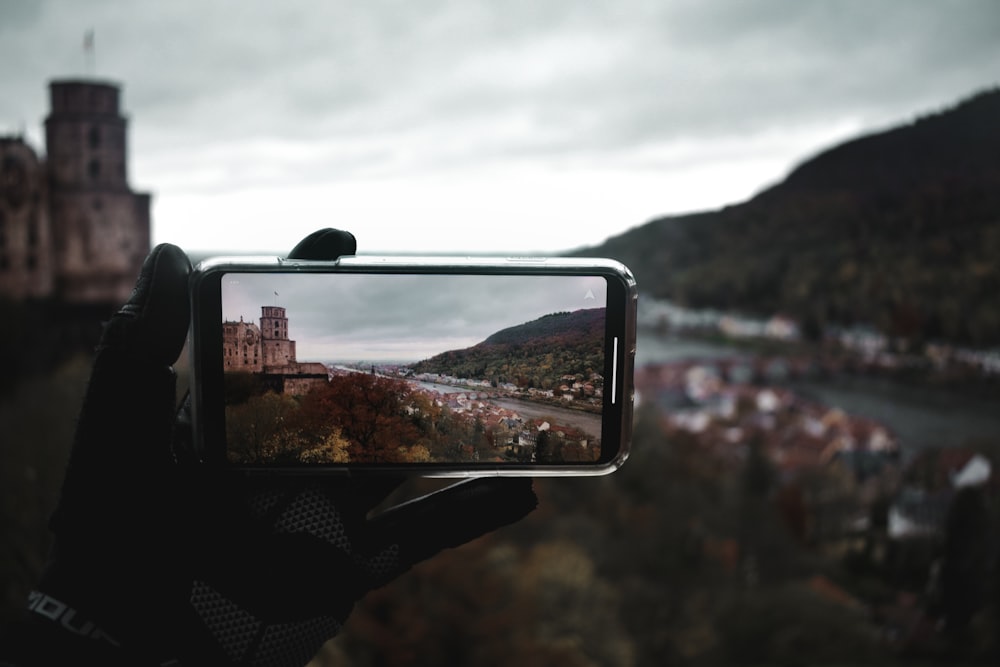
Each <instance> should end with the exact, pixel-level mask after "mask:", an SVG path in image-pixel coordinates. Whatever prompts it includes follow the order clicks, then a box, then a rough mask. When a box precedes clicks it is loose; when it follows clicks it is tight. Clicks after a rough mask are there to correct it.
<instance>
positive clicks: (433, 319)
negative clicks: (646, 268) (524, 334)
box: [222, 273, 606, 361]
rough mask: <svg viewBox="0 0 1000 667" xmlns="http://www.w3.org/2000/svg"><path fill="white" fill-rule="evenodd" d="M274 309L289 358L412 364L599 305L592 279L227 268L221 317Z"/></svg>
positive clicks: (601, 298)
mask: <svg viewBox="0 0 1000 667" xmlns="http://www.w3.org/2000/svg"><path fill="white" fill-rule="evenodd" d="M272 305H277V306H282V307H284V308H285V309H286V315H287V317H288V336H289V338H291V339H292V340H294V341H296V350H297V356H298V360H299V361H336V360H340V361H349V360H350V361H355V360H356V361H419V360H420V359H426V358H428V357H431V356H433V355H435V354H438V353H439V352H444V351H446V350H455V349H463V348H466V347H470V346H472V345H475V344H476V343H480V342H482V341H483V340H485V339H486V338H487V337H489V336H490V335H491V334H494V333H496V332H497V331H500V330H501V329H506V328H507V327H511V326H515V325H518V324H523V323H525V322H530V321H532V320H536V319H538V318H539V317H542V316H543V315H548V314H551V313H556V312H563V311H570V312H571V311H575V310H580V309H583V308H602V307H604V306H605V305H606V287H605V282H604V279H603V278H600V277H594V276H556V277H553V276H546V277H539V276H509V275H508V276H463V277H462V280H455V279H454V277H452V276H440V275H423V276H415V275H370V274H368V275H365V274H362V275H352V274H303V273H292V274H288V273H285V274H260V273H256V274H253V273H251V274H229V275H228V276H226V277H224V278H223V280H222V318H223V320H224V321H237V320H239V319H240V318H242V319H243V320H244V321H249V322H253V323H255V324H258V325H259V324H260V316H261V306H272Z"/></svg>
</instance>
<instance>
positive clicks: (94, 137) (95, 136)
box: [87, 125, 101, 148]
mask: <svg viewBox="0 0 1000 667" xmlns="http://www.w3.org/2000/svg"><path fill="white" fill-rule="evenodd" d="M87 142H88V143H89V144H90V147H91V148H97V147H98V146H100V145H101V128H99V127H98V126H96V125H94V126H92V127H91V128H90V132H88V133H87Z"/></svg>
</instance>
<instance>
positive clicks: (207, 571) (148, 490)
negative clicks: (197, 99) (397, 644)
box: [19, 230, 537, 667]
mask: <svg viewBox="0 0 1000 667" xmlns="http://www.w3.org/2000/svg"><path fill="white" fill-rule="evenodd" d="M354 246H355V242H354V237H353V236H351V235H350V234H349V233H346V232H341V231H337V230H322V231H320V232H317V233H314V234H312V235H310V236H309V237H307V238H306V239H305V240H303V241H302V242H301V243H300V244H299V245H298V246H296V248H295V250H293V252H292V253H291V254H290V256H292V257H299V258H309V259H332V258H335V257H337V256H339V255H342V254H353V252H354ZM190 268H191V267H190V263H189V261H188V259H187V257H186V256H185V254H184V253H183V252H182V251H181V250H180V249H178V248H176V247H175V246H170V245H161V246H158V247H157V248H155V249H154V250H153V252H152V253H151V254H150V255H149V257H148V258H147V260H146V262H145V265H144V266H143V269H142V273H141V275H140V277H139V280H138V282H137V283H136V287H135V290H134V291H133V293H132V296H131V297H130V298H129V300H128V303H126V304H125V306H123V307H122V309H121V310H120V311H119V312H118V313H116V314H115V315H114V316H113V318H112V319H111V321H110V322H109V323H108V325H107V328H106V330H105V332H104V335H103V338H102V342H101V345H100V347H99V349H98V351H97V355H96V358H95V362H94V367H93V371H92V375H91V379H90V384H89V386H88V389H87V394H86V397H85V400H84V406H83V409H82V411H81V414H80V419H79V422H78V427H77V432H76V438H75V441H74V445H73V450H72V454H71V457H70V462H69V466H68V469H67V473H66V479H65V482H64V486H63V490H62V495H61V497H60V501H59V505H58V508H57V510H56V512H55V513H54V515H53V519H52V523H51V528H52V530H53V533H54V536H55V547H54V550H53V553H52V557H51V561H50V563H49V564H48V566H47V568H46V571H45V573H44V575H43V577H42V580H41V582H40V583H39V585H38V587H37V590H36V591H35V592H34V593H33V594H32V596H31V599H30V600H29V608H30V609H31V611H32V612H33V613H32V614H30V617H31V618H32V619H33V620H32V625H31V628H32V629H31V630H29V631H28V632H27V633H26V634H27V635H28V636H33V637H36V639H37V638H44V640H42V639H37V641H36V642H35V643H36V644H38V645H37V646H36V648H37V651H33V652H30V655H27V656H26V654H25V653H24V652H23V651H22V652H21V655H20V657H19V660H21V661H24V662H22V663H21V664H55V663H56V662H57V661H60V660H72V661H73V662H89V660H88V658H91V659H94V660H100V661H101V663H102V664H129V665H137V664H212V665H226V664H230V665H238V664H255V665H256V664H260V665H294V666H296V667H297V666H299V665H303V664H305V663H306V662H307V661H308V660H309V659H310V658H311V657H312V656H313V655H314V654H315V653H316V651H317V650H318V649H319V647H320V646H321V645H322V643H323V642H324V641H325V640H327V639H329V638H330V637H332V636H334V635H335V634H336V632H337V631H338V629H339V628H340V626H341V624H342V623H343V622H344V620H345V619H346V618H347V616H348V614H349V613H350V611H351V609H352V607H353V605H354V603H355V602H356V601H357V600H358V599H360V598H361V597H363V596H364V595H365V593H366V592H368V591H369V590H372V589H374V588H377V587H379V586H381V585H383V584H384V583H386V582H388V581H390V580H391V579H393V578H395V577H396V576H398V575H399V574H400V573H402V572H404V571H405V570H407V569H408V568H410V567H411V566H412V565H414V564H415V563H417V562H419V561H421V560H423V559H425V558H428V557H430V556H432V555H434V554H435V553H437V552H438V551H440V550H441V549H444V548H447V547H452V546H457V545H459V544H462V543H464V542H466V541H469V540H471V539H473V538H475V537H477V536H479V535H482V534H484V533H487V532H489V531H491V530H494V529H495V528H498V527H500V526H502V525H505V524H508V523H512V522H514V521H517V520H518V519H520V518H522V517H523V516H524V515H526V514H527V513H529V512H530V511H531V510H532V509H533V508H534V507H535V504H536V502H537V500H536V498H535V495H534V493H533V492H532V490H531V482H530V480H525V479H478V480H473V481H470V482H466V483H461V484H458V485H455V486H452V487H449V488H447V489H445V490H443V491H440V492H438V493H435V494H432V495H429V496H426V497H423V498H420V499H417V500H415V501H411V502H409V503H406V504H404V505H402V506H400V507H396V508H393V509H391V510H389V511H386V512H384V513H382V514H380V515H378V516H377V517H375V518H371V519H370V518H368V514H369V511H370V510H371V509H372V508H373V507H374V506H375V505H377V504H378V503H379V502H381V501H382V500H383V499H384V498H385V497H386V495H387V494H388V493H389V492H391V491H392V490H393V489H394V488H396V486H397V485H398V484H399V483H400V480H396V479H385V478H378V477H373V478H363V479H349V478H336V479H317V478H312V479H310V478H301V477H293V478H280V477H274V478H263V479H247V478H245V477H241V476H225V475H222V474H220V473H217V472H213V471H211V470H207V469H206V468H205V467H203V466H199V465H198V464H197V463H193V462H190V461H189V460H188V458H189V457H188V456H186V453H187V452H186V451H185V450H184V449H183V447H181V448H180V449H179V448H178V445H177V443H183V442H184V441H185V440H186V438H185V437H184V429H185V427H186V421H185V418H184V413H183V411H182V413H181V415H180V418H178V413H177V411H176V410H175V406H176V397H175V392H176V388H175V386H176V382H175V374H174V372H173V370H172V368H171V365H172V364H173V363H174V362H175V361H176V360H177V358H178V356H179V354H180V352H181V349H182V347H183V345H184V341H185V336H186V333H187V330H188V322H189V300H188V291H187V289H188V287H187V280H188V274H189V272H190ZM23 644H24V642H23V641H22V645H23ZM29 644H30V642H29ZM29 649H30V646H29Z"/></svg>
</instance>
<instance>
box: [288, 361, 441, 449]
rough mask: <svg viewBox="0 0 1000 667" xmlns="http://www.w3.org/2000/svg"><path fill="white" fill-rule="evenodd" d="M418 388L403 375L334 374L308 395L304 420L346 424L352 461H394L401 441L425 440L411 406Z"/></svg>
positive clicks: (326, 425) (313, 424) (318, 426)
mask: <svg viewBox="0 0 1000 667" xmlns="http://www.w3.org/2000/svg"><path fill="white" fill-rule="evenodd" d="M413 394H414V392H413V390H412V389H411V388H410V386H409V385H408V384H407V383H406V382H404V381H402V380H394V379H391V378H384V377H379V376H376V375H369V374H363V373H352V374H350V375H342V376H335V377H333V378H332V379H331V380H330V382H329V383H327V384H325V385H322V386H320V387H317V388H315V389H313V390H312V391H311V392H309V393H308V394H307V395H306V396H305V397H303V399H302V425H303V427H304V428H305V429H307V430H314V431H317V432H325V431H328V430H329V429H330V428H332V427H336V428H338V429H340V432H341V433H342V434H343V436H344V437H345V438H346V439H347V440H348V441H349V442H350V448H349V450H350V457H351V460H352V461H357V462H365V463H391V462H396V461H399V460H400V457H401V456H402V452H401V451H400V448H401V447H410V446H412V445H413V444H415V443H416V442H417V441H418V440H420V436H421V433H420V430H419V428H418V427H417V424H416V422H415V420H414V419H411V414H410V412H411V411H412V410H413V409H414V408H413V403H414V396H413Z"/></svg>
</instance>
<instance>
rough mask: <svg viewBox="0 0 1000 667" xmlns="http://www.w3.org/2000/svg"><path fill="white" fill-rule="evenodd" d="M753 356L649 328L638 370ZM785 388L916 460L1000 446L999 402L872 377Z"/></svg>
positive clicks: (641, 343) (808, 382)
mask: <svg viewBox="0 0 1000 667" xmlns="http://www.w3.org/2000/svg"><path fill="white" fill-rule="evenodd" d="M749 356H751V355H750V354H749V353H748V352H747V351H745V350H741V349H739V348H736V347H727V346H724V345H716V344H712V343H708V342H705V341H692V340H684V339H678V338H672V337H666V336H661V335H657V334H655V333H651V332H649V331H646V330H643V331H641V332H640V334H639V337H638V342H637V346H636V366H637V367H641V366H643V365H646V364H652V363H669V362H679V361H684V360H691V359H705V360H709V359H722V358H734V357H735V358H747V357H749ZM785 386H787V387H788V388H790V389H792V390H793V391H796V392H797V393H799V394H800V395H802V396H803V397H805V398H807V399H809V400H815V401H817V402H819V403H822V404H824V405H829V406H831V407H838V408H840V409H842V410H844V411H845V412H847V413H849V414H855V415H860V416H864V417H868V418H871V419H875V420H877V421H879V422H881V423H882V424H884V425H886V426H887V427H889V428H890V429H891V430H892V431H893V432H894V433H895V434H896V436H897V437H898V438H899V442H900V447H901V448H902V449H903V451H904V452H905V453H906V454H907V455H910V456H912V455H913V454H914V453H916V452H918V451H920V450H922V449H925V448H927V447H957V446H961V445H965V444H971V443H977V444H979V445H984V444H985V445H987V446H992V447H1000V409H998V408H1000V406H997V405H996V404H995V402H993V401H987V400H985V399H977V398H975V397H969V396H964V395H960V394H956V393H954V392H950V391H948V390H945V389H939V388H934V387H924V386H913V385H909V384H903V383H901V382H897V381H893V380H889V379H885V378H877V377H867V376H840V377H835V378H832V379H830V380H791V381H788V382H787V383H786V385H785Z"/></svg>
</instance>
